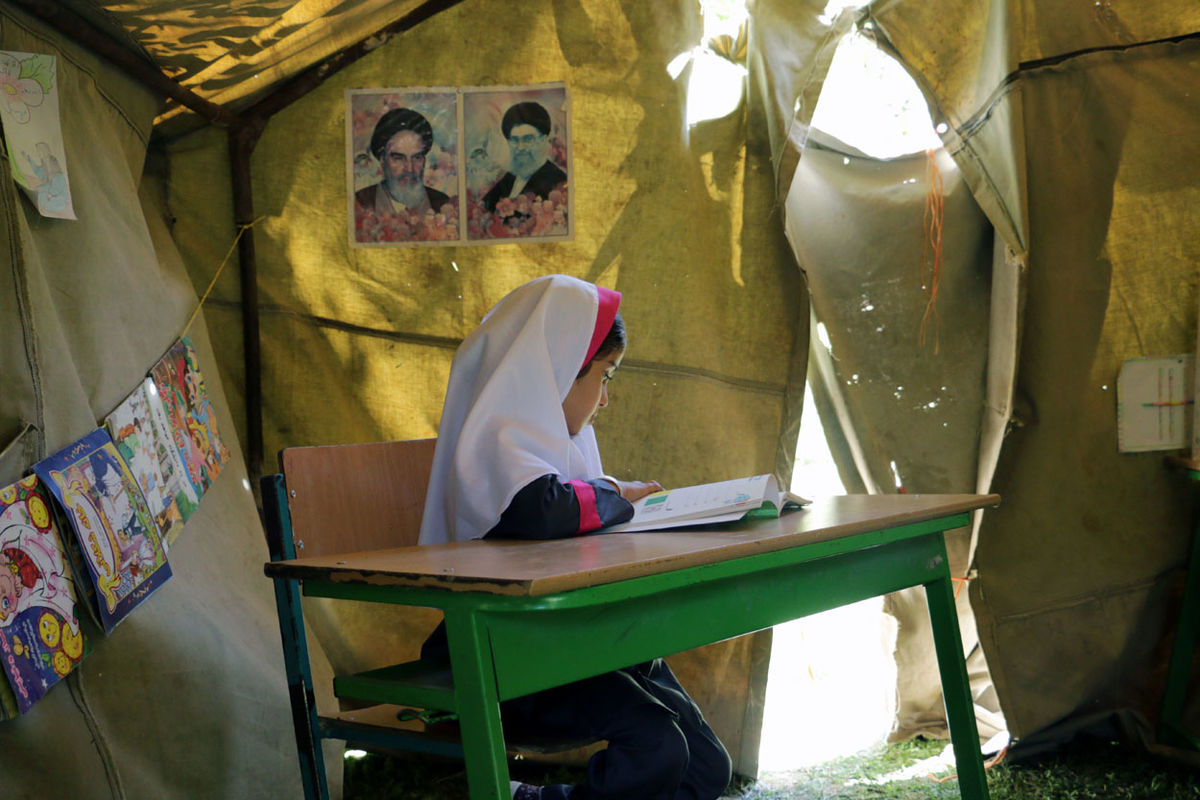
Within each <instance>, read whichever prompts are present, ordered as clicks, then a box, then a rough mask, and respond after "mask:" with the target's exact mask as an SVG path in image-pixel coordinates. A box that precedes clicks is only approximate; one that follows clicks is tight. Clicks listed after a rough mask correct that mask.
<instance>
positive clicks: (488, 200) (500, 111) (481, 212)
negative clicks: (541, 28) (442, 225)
mask: <svg viewBox="0 0 1200 800" xmlns="http://www.w3.org/2000/svg"><path fill="white" fill-rule="evenodd" d="M569 124H570V108H569V98H568V94H567V89H566V87H564V86H561V85H546V86H538V87H527V88H522V89H497V90H475V91H468V92H465V93H464V95H463V145H464V156H463V158H464V163H465V167H464V170H465V173H466V192H467V238H468V239H469V240H472V241H478V240H487V239H507V238H514V237H516V238H527V239H567V238H570V235H571V194H570V132H569Z"/></svg>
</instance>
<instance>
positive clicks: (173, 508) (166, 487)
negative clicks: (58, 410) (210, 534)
mask: <svg viewBox="0 0 1200 800" xmlns="http://www.w3.org/2000/svg"><path fill="white" fill-rule="evenodd" d="M105 426H106V427H107V428H108V432H109V434H110V435H111V436H112V438H113V442H114V443H115V444H116V445H117V450H118V451H119V452H120V453H121V455H122V456H123V457H124V458H125V463H126V464H128V465H129V469H130V471H131V472H132V473H133V476H134V478H136V479H137V482H138V486H139V487H140V488H141V490H142V495H143V496H144V497H145V498H146V503H147V504H148V505H149V506H150V513H151V514H152V515H153V516H154V521H155V523H157V524H158V530H159V532H160V533H161V534H162V537H163V539H165V540H166V542H167V544H168V545H170V544H174V542H175V538H176V537H177V536H178V535H179V532H180V530H182V529H183V523H184V522H186V521H187V519H188V517H190V516H191V515H192V512H193V511H195V510H196V505H197V504H198V503H199V502H200V499H199V496H198V495H197V494H196V489H195V487H194V486H192V482H191V480H190V479H189V478H188V474H187V467H186V466H185V465H184V463H183V459H182V458H181V457H180V456H179V450H178V449H176V447H175V441H174V439H173V438H172V434H171V423H170V422H169V421H168V420H167V414H166V411H164V410H163V405H162V400H161V399H160V398H159V396H158V387H157V386H155V384H154V380H153V379H152V378H146V379H145V380H144V381H143V382H142V384H141V385H139V386H138V387H137V388H136V389H134V390H133V392H132V393H131V394H130V395H129V397H126V398H125V400H124V401H123V402H122V403H121V405H119V406H117V408H116V409H115V410H114V411H113V412H112V413H111V414H109V415H108V418H107V419H106V420H105Z"/></svg>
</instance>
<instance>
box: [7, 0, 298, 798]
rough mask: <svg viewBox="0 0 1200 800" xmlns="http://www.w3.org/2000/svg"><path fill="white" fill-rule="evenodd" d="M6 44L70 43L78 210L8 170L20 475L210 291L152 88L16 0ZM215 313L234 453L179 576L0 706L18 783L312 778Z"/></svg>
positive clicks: (292, 790) (288, 782)
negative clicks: (302, 756) (151, 174)
mask: <svg viewBox="0 0 1200 800" xmlns="http://www.w3.org/2000/svg"><path fill="white" fill-rule="evenodd" d="M0 48H3V49H6V50H16V51H21V52H33V53H47V54H52V55H55V56H56V57H57V59H58V62H57V63H58V72H57V75H58V79H59V99H60V103H61V120H62V131H63V137H64V145H65V150H66V156H67V162H68V163H67V166H68V170H69V174H70V178H71V190H72V195H73V199H74V206H75V209H76V213H77V214H78V217H79V218H78V220H76V221H67V220H48V219H44V218H42V217H40V216H39V215H38V214H37V212H36V210H35V208H34V206H33V205H32V204H31V203H30V202H29V201H28V199H27V198H25V197H23V196H19V195H18V194H17V192H16V189H15V187H14V185H13V183H12V182H11V181H4V182H3V184H2V186H0V207H2V208H3V216H2V217H0V225H2V226H3V238H4V240H5V242H6V245H7V246H6V247H5V248H4V261H3V266H2V271H0V330H2V335H0V342H2V343H3V344H2V345H0V376H2V379H0V382H2V386H3V389H2V391H0V448H4V455H3V457H2V458H0V485H7V484H8V483H10V482H11V481H13V480H15V479H16V478H17V477H19V476H20V475H21V474H23V473H24V472H26V471H27V470H28V469H29V468H30V467H31V465H32V464H33V463H34V462H36V461H37V460H39V459H40V458H41V457H43V456H45V455H47V454H49V453H51V452H54V451H56V450H58V449H59V448H61V447H64V446H66V445H68V444H70V443H71V442H72V441H74V440H75V439H77V438H78V437H80V436H82V435H84V434H86V433H88V432H89V431H90V430H92V429H93V428H95V427H96V426H97V423H98V422H100V421H101V420H102V419H103V418H104V416H106V415H107V414H108V413H109V412H110V411H111V410H112V409H113V408H114V407H115V406H116V405H117V404H118V403H119V402H120V401H121V400H122V399H124V397H125V396H126V395H127V394H128V393H129V392H131V391H132V390H133V389H134V388H135V387H136V386H137V385H138V384H139V382H140V381H141V380H142V379H143V378H144V377H145V375H146V374H147V372H148V371H149V369H150V367H151V366H152V365H153V364H154V363H155V361H157V359H158V358H159V357H160V356H161V355H162V353H163V352H165V351H166V350H167V348H168V347H169V346H170V345H171V343H172V342H173V341H174V339H175V338H176V337H177V336H179V334H180V333H181V332H182V331H183V326H184V324H185V322H186V320H187V319H188V316H189V315H190V313H191V312H192V310H193V308H194V307H195V304H196V297H195V294H194V292H193V290H192V287H191V285H190V282H189V281H188V277H187V274H186V272H185V270H184V268H183V265H182V263H181V262H180V260H179V257H178V254H177V253H176V252H175V251H174V249H173V245H172V244H171V241H170V238H169V236H168V235H167V233H166V230H165V228H164V227H163V224H162V220H161V218H160V217H159V216H158V214H157V213H156V212H152V213H149V214H147V213H144V212H143V206H142V200H141V198H139V184H142V185H144V186H146V187H147V188H148V187H149V185H150V184H149V183H147V182H145V181H144V180H143V176H142V166H143V161H144V156H145V151H146V144H147V140H148V138H149V135H150V125H151V120H152V119H153V117H154V114H155V112H156V110H157V108H158V102H157V99H156V98H154V97H153V96H151V95H149V94H148V93H147V92H145V91H144V90H143V89H141V88H139V87H137V86H136V85H134V84H133V83H132V82H131V81H129V80H128V79H127V78H125V77H123V76H121V75H119V74H117V73H115V72H114V71H113V70H111V69H110V68H108V67H107V66H105V65H103V64H102V63H101V62H100V61H99V60H98V59H97V58H96V57H95V56H94V55H92V54H90V53H88V52H84V51H82V50H80V49H79V48H78V47H75V46H73V45H70V44H67V43H65V42H64V41H63V40H62V39H61V37H59V36H57V35H55V34H52V33H49V32H47V31H46V30H45V28H44V27H42V26H41V25H38V24H35V23H32V22H30V21H29V20H28V19H27V18H26V17H24V16H23V15H22V14H20V13H18V12H14V11H10V10H9V9H8V8H3V9H0ZM3 166H4V169H5V170H7V169H8V168H9V164H8V162H7V160H5V161H4V165H3ZM147 199H148V201H149V202H151V207H154V205H161V201H158V200H155V199H151V198H149V196H148V198H147ZM204 326H205V323H204V319H203V317H200V318H199V319H198V321H197V322H196V323H195V324H194V325H193V327H192V329H191V331H190V335H191V337H192V339H193V341H194V343H195V345H196V348H197V351H198V354H199V358H200V364H201V368H202V370H203V371H204V374H205V377H206V382H207V388H208V392H209V394H210V396H211V397H212V398H213V400H214V403H215V405H216V406H217V410H218V418H219V424H220V426H221V430H222V432H223V434H224V438H225V442H226V444H227V445H228V446H229V448H230V451H231V455H232V459H233V460H232V463H230V464H229V465H228V466H227V468H226V469H225V471H224V472H223V473H222V474H221V476H220V477H219V478H218V479H217V481H216V482H215V483H214V484H213V486H212V488H211V489H210V491H209V493H208V494H207V495H206V496H205V497H204V499H203V501H202V503H201V505H200V507H199V509H198V511H197V512H196V514H195V516H193V517H192V518H191V519H190V520H189V521H188V523H187V525H186V527H185V528H184V530H183V532H182V534H181V535H180V537H179V539H178V540H177V541H176V544H175V546H174V547H173V548H172V550H171V552H170V563H171V567H172V570H173V576H172V577H171V579H170V580H168V581H167V582H166V583H165V584H164V585H163V586H162V587H161V588H160V589H158V590H157V591H156V592H155V593H154V594H153V595H151V596H150V597H149V598H148V599H147V600H146V601H145V602H143V603H142V604H141V605H140V606H138V607H137V608H136V609H135V610H134V611H133V612H132V613H131V614H130V615H129V616H128V617H127V618H125V619H124V621H122V622H121V623H120V624H119V625H118V626H117V627H116V629H115V630H114V631H113V632H112V633H111V635H108V636H105V635H104V634H102V633H101V632H100V631H99V630H97V629H96V626H95V625H93V624H90V623H88V622H87V621H86V619H85V623H84V624H85V634H87V635H88V636H89V638H90V642H91V647H92V652H91V653H90V655H88V656H87V657H86V658H85V659H84V661H83V662H82V664H81V665H80V666H79V667H78V668H77V669H76V670H75V671H74V672H73V673H71V675H69V676H68V677H67V678H66V680H65V681H63V682H62V683H61V684H59V685H56V686H54V687H52V688H51V689H50V691H49V692H48V694H47V695H46V697H44V698H43V699H42V700H41V701H39V702H38V703H36V704H35V705H34V706H33V708H32V709H31V710H30V711H29V712H27V713H26V714H24V715H23V716H21V717H19V718H18V719H15V720H12V721H7V722H3V723H0V773H2V774H3V776H4V777H3V784H4V789H3V794H4V796H5V797H12V798H46V797H73V798H105V799H107V798H150V797H155V798H158V797H256V796H260V797H267V796H270V797H279V796H296V795H297V794H298V793H299V791H300V787H299V780H298V773H297V770H296V769H295V763H294V762H295V759H294V756H293V755H292V752H291V751H292V750H293V748H294V745H293V744H292V735H291V721H290V714H289V713H288V708H287V692H286V687H285V681H284V677H283V670H282V660H281V659H280V657H279V644H278V641H279V640H278V628H277V626H276V624H275V614H274V603H273V597H272V592H271V587H270V583H269V582H268V581H266V580H265V579H264V578H263V577H262V562H263V561H264V560H265V558H266V548H265V546H264V545H263V543H262V538H261V537H262V534H261V528H260V525H259V522H258V517H257V513H256V511H255V507H254V503H253V498H252V495H251V493H250V492H249V491H248V484H246V481H245V475H246V474H245V470H244V468H243V467H242V466H241V464H240V463H239V459H240V458H241V455H240V449H239V446H238V441H237V438H236V434H235V431H234V428H233V423H232V419H231V418H230V416H229V414H228V410H227V408H226V406H225V403H224V399H223V393H222V388H221V379H220V373H219V371H218V370H217V368H216V361H215V359H214V357H213V354H212V350H211V348H210V346H209V342H208V338H207V336H206V333H205V327H204ZM85 617H86V615H85Z"/></svg>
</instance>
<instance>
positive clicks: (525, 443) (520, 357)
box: [420, 275, 620, 544]
mask: <svg viewBox="0 0 1200 800" xmlns="http://www.w3.org/2000/svg"><path fill="white" fill-rule="evenodd" d="M619 302H620V294H619V293H617V292H614V291H612V290H609V289H597V287H596V286H594V285H593V284H590V283H587V282H585V281H581V280H579V279H577V278H571V277H568V276H566V275H549V276H546V277H543V278H536V279H534V280H532V281H530V282H528V283H526V284H524V285H522V286H519V287H517V288H516V289H514V290H513V291H512V292H511V293H509V294H508V295H507V296H506V297H505V298H504V299H503V300H501V301H500V302H499V303H497V304H496V306H495V307H494V308H493V309H492V310H491V311H490V312H488V314H487V316H486V317H484V318H483V322H481V323H480V324H479V327H478V328H476V329H475V330H474V331H473V332H472V333H471V334H470V335H469V336H468V337H467V338H466V339H464V340H463V343H462V345H461V346H460V347H459V348H458V352H457V353H455V355H454V363H453V364H452V365H451V367H450V381H449V384H448V386H447V388H446V402H445V404H444V405H443V407H442V422H441V430H440V431H439V434H438V442H437V448H436V450H435V452H434V456H433V471H432V474H431V476H430V480H429V490H428V492H427V493H426V495H425V513H424V517H423V518H422V520H421V538H420V543H421V544H437V543H441V542H447V541H465V540H467V539H478V538H479V537H481V536H483V535H484V534H485V533H487V532H488V531H489V530H491V529H492V528H493V527H495V525H496V523H497V522H499V521H500V515H501V513H502V512H503V511H504V509H506V508H508V505H509V503H510V502H512V499H513V496H514V495H516V493H517V492H518V491H520V490H521V489H522V488H523V487H524V486H526V485H527V484H528V483H530V482H531V481H533V480H535V479H537V478H540V477H541V476H543V475H551V474H553V475H557V476H558V478H559V479H560V480H563V481H569V480H588V479H591V478H599V477H600V476H602V475H603V474H604V471H603V469H602V468H601V466H600V453H599V450H598V449H597V447H596V435H595V432H594V431H593V430H592V426H591V425H587V426H585V427H584V428H583V430H581V431H580V432H579V433H578V434H577V435H576V436H574V437H572V436H571V435H570V433H569V432H568V431H567V422H566V418H565V417H564V416H563V410H562V403H563V400H564V399H566V396H567V393H568V392H569V391H570V389H571V385H572V383H574V381H575V377H576V376H577V375H578V374H579V371H580V370H581V369H582V368H583V365H584V364H586V363H587V362H588V361H589V360H591V358H592V356H593V355H595V353H596V350H597V348H598V347H599V345H600V343H601V341H602V340H603V338H604V337H605V336H606V335H607V334H608V331H609V329H610V328H611V327H612V320H613V317H614V316H615V314H616V311H617V306H618V304H619Z"/></svg>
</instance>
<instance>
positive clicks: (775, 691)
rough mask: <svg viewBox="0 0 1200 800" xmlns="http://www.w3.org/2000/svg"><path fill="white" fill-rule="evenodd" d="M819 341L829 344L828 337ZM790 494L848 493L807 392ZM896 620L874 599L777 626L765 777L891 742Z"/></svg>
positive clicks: (762, 767)
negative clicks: (791, 492) (887, 739)
mask: <svg viewBox="0 0 1200 800" xmlns="http://www.w3.org/2000/svg"><path fill="white" fill-rule="evenodd" d="M822 327H823V326H818V328H817V331H818V337H820V338H822V343H823V344H824V345H825V346H826V347H829V344H828V334H827V333H826V334H825V335H824V336H823V337H822V336H821V331H822ZM800 420H801V421H800V435H799V437H798V440H797V443H796V460H795V468H794V469H793V472H792V486H791V489H792V491H793V492H796V493H797V494H800V495H803V496H804V497H822V496H829V495H840V494H845V493H846V489H845V486H843V484H842V481H841V479H840V478H839V477H838V472H837V468H836V467H835V466H834V464H833V457H832V455H830V452H829V445H828V443H827V442H826V440H825V432H824V430H823V429H822V427H821V421H820V418H819V417H818V416H817V409H816V404H815V403H814V402H813V392H812V388H811V387H808V388H806V390H805V393H804V410H803V412H802V413H801V416H800ZM895 642H896V622H895V620H894V618H892V617H890V616H887V615H885V614H884V613H883V598H881V597H874V598H870V599H868V600H863V601H862V602H859V603H853V604H851V605H848V606H842V607H841V608H835V609H831V610H829V611H826V612H823V613H821V614H813V615H811V616H808V617H803V618H801V619H798V620H794V621H792V622H787V623H784V624H782V625H776V626H775V629H774V636H773V639H772V643H771V663H770V666H769V667H768V675H767V694H766V701H765V704H764V710H763V727H762V736H761V739H760V742H761V744H760V746H759V754H758V759H759V772H760V774H763V773H768V772H783V771H787V770H794V769H799V768H801V767H806V766H812V765H814V764H820V763H823V762H825V761H829V760H831V759H834V758H840V757H842V756H847V755H851V754H853V753H857V752H860V751H862V750H864V749H866V748H869V747H872V746H875V745H878V744H880V743H882V742H883V741H885V740H886V738H887V735H888V732H889V731H890V730H891V728H892V721H893V717H894V716H895V711H896V700H895V686H896V665H895V660H894V659H893V657H892V652H893V650H894V648H895Z"/></svg>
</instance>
